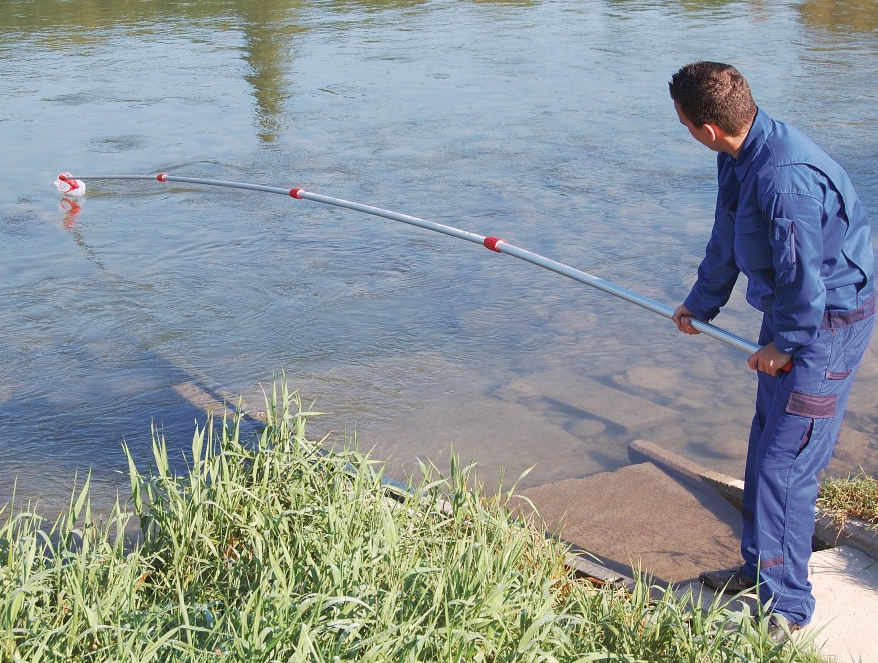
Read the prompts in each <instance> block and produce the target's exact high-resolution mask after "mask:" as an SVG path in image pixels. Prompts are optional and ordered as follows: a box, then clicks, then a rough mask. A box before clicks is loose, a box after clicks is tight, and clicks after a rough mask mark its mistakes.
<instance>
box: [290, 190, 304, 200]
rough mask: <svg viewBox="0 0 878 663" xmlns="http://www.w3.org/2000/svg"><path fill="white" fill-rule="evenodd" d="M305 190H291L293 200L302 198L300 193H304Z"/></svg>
mask: <svg viewBox="0 0 878 663" xmlns="http://www.w3.org/2000/svg"><path fill="white" fill-rule="evenodd" d="M304 190H305V189H290V197H291V198H300V197H301V196H299V193H300V192H301V191H304Z"/></svg>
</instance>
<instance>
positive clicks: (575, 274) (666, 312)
mask: <svg viewBox="0 0 878 663" xmlns="http://www.w3.org/2000/svg"><path fill="white" fill-rule="evenodd" d="M153 179H155V180H158V181H159V182H183V183H186V184H204V185H208V186H221V187H228V188H232V189H246V190H248V191H261V192H263V193H279V194H282V195H285V196H290V197H292V198H296V199H298V200H313V201H314V202H318V203H324V204H326V205H334V206H335V207H344V208H346V209H350V210H354V211H357V212H364V213H366V214H372V215H373V216H380V217H384V218H385V219H391V220H393V221H401V222H402V223H407V224H409V225H412V226H418V227H419V228H425V229H426V230H432V231H434V232H438V233H442V234H443V235H450V236H451V237H457V238H458V239H464V240H466V241H468V242H473V243H474V244H481V245H482V246H484V247H486V248H488V249H491V250H492V251H496V252H497V253H505V254H507V255H510V256H513V257H515V258H519V259H520V260H524V261H525V262H529V263H532V264H534V265H537V266H538V267H542V268H543V269H548V270H549V271H552V272H555V273H557V274H561V275H562V276H566V277H567V278H570V279H573V280H574V281H579V282H580V283H584V284H585V285H590V286H592V287H593V288H597V289H598V290H603V291H604V292H607V293H609V294H611V295H613V296H614V297H618V298H619V299H624V300H625V301H626V302H630V303H632V304H636V305H637V306H640V307H642V308H645V309H646V310H648V311H652V312H653V313H657V314H659V315H661V316H662V317H665V318H668V319H671V318H672V317H673V314H674V309H672V308H671V307H669V306H666V305H664V304H661V303H660V302H657V301H655V300H654V299H649V298H648V297H644V296H643V295H639V294H637V293H636V292H633V291H631V290H628V289H627V288H623V287H621V286H618V285H616V284H614V283H611V282H610V281H607V280H605V279H602V278H599V277H597V276H592V275H591V274H588V273H587V272H583V271H580V270H578V269H574V268H573V267H570V266H569V265H565V264H563V263H560V262H557V261H555V260H551V259H549V258H546V257H545V256H541V255H539V254H537V253H533V252H531V251H528V250H526V249H522V248H519V247H517V246H515V245H513V244H509V243H508V242H506V241H505V240H503V239H500V238H499V237H484V236H482V235H477V234H475V233H471V232H468V231H466V230H461V229H459V228H454V227H452V226H446V225H443V224H441V223H435V222H433V221H427V220H425V219H420V218H418V217H416V216H409V215H408V214H400V213H399V212H392V211H390V210H386V209H381V208H380V207H372V206H371V205H363V204H362V203H355V202H351V201H349V200H342V199H341V198H332V197H330V196H324V195H321V194H319V193H311V192H310V191H305V189H301V188H294V189H284V188H281V187H274V186H265V185H262V184H248V183H246V182H227V181H225V180H211V179H204V178H201V177H180V176H177V175H168V174H167V173H160V174H159V175H103V176H77V177H74V176H73V175H71V174H70V173H62V174H61V175H59V176H58V179H57V180H56V181H55V186H57V187H58V190H59V191H61V192H62V193H64V194H65V195H81V193H82V192H84V191H85V184H84V181H87V180H153ZM692 327H694V328H695V329H696V330H697V331H699V332H701V333H703V334H706V335H707V336H710V337H711V338H715V339H717V340H718V341H722V342H723V343H726V344H727V345H731V346H732V347H734V348H737V349H739V350H743V351H744V352H746V353H748V354H753V353H754V352H756V351H757V350H759V347H760V346H758V345H756V344H755V343H751V342H750V341H748V340H747V339H744V338H741V337H740V336H736V335H735V334H732V333H731V332H728V331H726V330H724V329H721V328H720V327H716V326H714V325H712V324H710V323H708V322H704V321H702V320H696V319H694V318H693V319H692Z"/></svg>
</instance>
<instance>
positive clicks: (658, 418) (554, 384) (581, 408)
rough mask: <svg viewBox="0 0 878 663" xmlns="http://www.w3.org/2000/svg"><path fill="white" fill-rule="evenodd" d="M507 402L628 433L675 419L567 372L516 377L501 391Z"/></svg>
mask: <svg viewBox="0 0 878 663" xmlns="http://www.w3.org/2000/svg"><path fill="white" fill-rule="evenodd" d="M501 395H502V396H503V397H504V398H508V399H510V400H516V399H522V398H525V399H527V398H531V399H539V400H542V401H550V402H554V403H555V404H557V406H558V407H559V408H567V409H572V413H577V414H578V418H580V419H581V418H582V416H583V415H584V416H586V417H589V418H590V419H592V420H597V421H607V422H610V423H612V424H615V425H617V426H620V427H622V428H624V429H625V430H626V431H628V432H633V431H637V430H641V429H643V428H648V427H650V426H655V425H658V424H661V423H664V422H667V421H672V420H674V419H676V418H678V417H679V413H677V412H676V411H675V410H672V409H670V408H667V407H664V406H662V405H657V404H656V403H654V402H652V401H649V400H646V399H644V398H640V397H639V396H634V395H632V394H629V393H627V392H625V391H623V390H622V389H620V388H619V387H618V386H617V385H613V384H604V383H603V382H598V381H597V380H592V379H591V378H587V377H584V376H581V375H574V374H571V373H569V372H568V371H563V370H556V371H548V372H546V373H537V374H534V375H528V376H526V377H523V378H519V379H518V380H515V381H513V382H511V383H509V384H508V385H506V386H505V387H504V388H503V389H502V390H501Z"/></svg>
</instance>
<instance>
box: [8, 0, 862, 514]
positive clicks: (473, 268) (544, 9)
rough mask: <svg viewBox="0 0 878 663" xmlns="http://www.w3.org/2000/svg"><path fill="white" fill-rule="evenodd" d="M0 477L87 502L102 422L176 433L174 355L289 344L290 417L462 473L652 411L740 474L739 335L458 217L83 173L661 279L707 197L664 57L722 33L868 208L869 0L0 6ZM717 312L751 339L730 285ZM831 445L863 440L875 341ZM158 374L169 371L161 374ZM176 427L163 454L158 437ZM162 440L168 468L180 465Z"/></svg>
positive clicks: (186, 434)
mask: <svg viewBox="0 0 878 663" xmlns="http://www.w3.org/2000/svg"><path fill="white" fill-rule="evenodd" d="M0 26H2V28H3V29H2V35H3V36H2V37H0V71H2V76H0V98H2V99H3V104H2V106H0V135H2V145H3V147H4V152H5V155H4V156H5V159H4V160H3V164H2V166H0V173H2V185H0V238H2V247H3V248H2V255H3V258H2V261H0V306H2V310H3V313H2V318H0V445H2V449H3V457H4V459H5V462H4V463H3V465H2V467H0V503H3V502H6V501H8V500H9V498H10V496H11V495H12V493H13V487H14V485H15V483H16V481H17V487H15V488H14V490H15V491H16V493H17V499H18V500H21V501H23V500H25V499H27V498H33V497H39V498H40V499H41V500H42V502H43V504H44V505H46V504H48V505H58V504H62V503H63V502H64V501H65V500H66V498H67V496H68V495H69V491H70V486H71V483H72V480H73V477H74V475H75V474H77V473H78V474H79V476H80V477H82V475H83V474H84V473H85V472H87V471H88V470H89V469H91V471H92V472H93V481H94V482H95V483H96V484H97V485H98V486H99V488H100V489H99V491H98V492H99V493H100V494H101V495H104V496H106V499H110V498H111V496H112V494H113V493H114V492H115V490H116V489H117V488H119V489H122V490H124V486H125V485H126V481H125V480H124V476H122V474H120V473H121V472H122V471H124V469H125V462H124V457H123V453H122V442H123V441H124V442H125V443H126V444H127V445H128V446H129V447H130V448H131V449H132V452H133V454H134V455H135V457H136V458H137V459H138V460H139V461H141V462H144V463H145V462H147V461H148V459H149V457H150V426H151V425H155V426H156V427H158V428H160V429H162V430H164V433H165V435H166V436H167V438H168V439H169V442H170V443H171V445H172V446H174V447H175V448H177V449H180V450H182V449H185V447H186V446H187V445H188V442H189V439H190V438H191V433H192V430H193V427H194V423H195V421H196V419H198V420H203V415H202V413H201V411H200V410H199V409H198V407H196V405H194V404H193V403H192V402H190V400H189V399H187V398H186V397H184V396H185V395H186V394H188V393H190V392H191V390H187V388H186V385H191V383H196V384H198V385H199V386H201V387H202V388H209V389H217V390H225V391H226V393H231V394H243V396H244V398H245V400H246V402H247V403H248V404H250V405H252V406H253V407H254V408H256V409H258V408H259V407H261V399H262V396H261V388H262V386H263V385H269V384H270V383H271V381H272V379H273V376H274V375H276V374H277V373H279V372H280V371H285V372H286V376H287V379H288V381H289V383H290V384H291V386H292V387H294V388H298V389H299V390H300V391H301V393H302V395H303V397H304V398H305V400H306V401H309V402H310V401H311V400H313V399H316V400H317V404H316V406H315V407H316V409H320V410H322V411H324V412H326V413H327V414H326V415H325V416H322V417H320V418H317V419H314V420H313V421H312V422H311V427H312V431H313V434H314V435H315V436H316V435H322V434H324V433H326V434H328V435H330V437H329V438H328V441H329V443H332V444H341V443H342V442H343V441H344V439H345V438H346V437H351V436H353V435H354V434H355V435H356V438H357V440H358V443H359V445H360V446H361V447H362V448H366V449H374V453H375V454H376V455H377V456H378V457H381V458H388V459H390V460H391V468H390V471H391V473H393V474H395V475H397V476H404V475H405V474H407V473H409V472H412V471H415V470H416V468H417V463H418V460H419V459H421V460H430V461H432V462H434V463H436V464H437V465H438V466H439V467H440V469H447V466H448V459H449V455H450V453H451V449H452V448H453V449H454V451H455V452H456V453H458V454H460V455H461V456H462V457H463V459H464V460H468V459H473V460H475V461H476V462H477V467H478V468H479V473H480V477H481V478H482V479H483V480H484V481H486V482H487V483H489V484H493V483H496V482H497V481H498V480H499V477H500V475H501V474H502V475H504V476H505V478H506V480H507V482H508V481H511V480H512V479H514V478H515V477H517V476H518V475H519V474H520V473H521V472H523V471H524V470H526V469H527V468H530V467H531V466H534V469H533V470H532V471H531V472H530V474H529V475H528V476H527V477H526V478H525V479H523V480H522V482H521V485H536V484H541V483H546V482H551V481H555V480H559V479H563V478H569V477H579V476H585V475H588V474H592V473H595V472H599V471H602V470H607V469H613V468H615V467H619V466H620V465H623V464H625V463H627V462H628V461H627V455H626V445H627V444H628V442H630V441H631V440H633V439H637V438H647V439H651V440H653V441H656V442H658V443H660V444H663V445H665V446H667V447H669V448H672V449H674V450H676V451H678V452H681V453H684V454H686V455H687V456H689V457H691V458H693V459H694V460H697V461H699V462H702V463H704V464H707V465H710V466H711V467H714V468H716V469H719V470H722V471H725V472H728V473H730V474H733V475H740V473H741V468H742V465H743V455H744V440H745V439H746V432H747V429H748V427H749V419H750V417H751V408H752V392H753V391H754V389H755V378H754V376H753V374H752V373H751V372H750V371H749V370H747V369H746V366H745V364H744V360H745V358H746V357H745V355H744V354H743V353H741V352H740V351H738V350H734V349H731V348H727V347H725V346H723V345H721V344H719V343H717V342H715V341H712V340H710V339H706V338H704V337H701V338H697V339H692V338H689V337H684V336H682V335H680V334H678V333H676V331H675V330H674V329H673V327H672V326H671V323H670V322H668V321H666V320H664V319H663V318H661V317H658V316H655V315H654V314H651V313H648V312H646V311H643V310H641V309H639V308H636V307H634V306H631V305H629V304H626V303H624V302H621V301H619V300H616V299H614V298H612V297H610V296H609V295H606V294H604V293H601V292H598V291H595V290H593V289H590V288H588V287H586V286H583V285H578V284H575V283H573V282H572V281H569V280H567V279H564V278H562V277H560V276H557V275H554V274H551V273H549V272H546V271H544V270H540V269H537V268H535V267H533V266H530V265H527V264H525V263H523V262H520V261H517V260H515V259H513V258H511V257H509V256H501V255H497V254H493V253H489V252H487V251H485V250H484V249H481V248H479V247H477V246H474V245H471V244H468V243H465V242H461V241H459V240H456V239H452V238H448V237H445V236H442V235H438V234H434V233H430V232H428V231H425V230H421V229H417V228H412V227H409V226H405V225H403V224H399V223H395V222H392V221H387V220H383V219H378V218H375V217H371V216H366V215H362V214H357V213H354V212H349V211H344V210H338V209H334V208H330V207H325V206H321V205H319V204H316V203H313V202H308V201H294V200H291V199H289V198H286V197H283V196H274V195H270V194H255V193H248V192H241V191H232V190H223V189H206V188H204V187H199V186H190V185H174V186H168V185H163V184H159V183H157V182H121V181H115V182H111V181H101V182H95V183H90V185H89V193H88V195H87V196H86V197H85V198H84V199H81V200H79V201H78V204H79V206H80V208H81V209H77V208H76V207H74V206H72V205H70V204H69V203H66V204H62V205H61V206H59V196H58V195H57V192H56V191H55V190H54V188H53V187H52V181H53V180H54V178H55V176H56V175H57V174H58V173H59V172H61V171H72V172H74V173H76V174H79V175H96V174H137V173H146V174H150V173H156V172H161V171H168V172H172V173H174V174H179V175H189V176H195V177H207V178H217V179H226V180H238V181H247V182H259V183H264V184H270V185H275V186H282V187H289V186H302V187H304V188H306V189H308V190H310V191H314V192H317V193H323V194H326V195H329V196H334V197H339V198H345V199H349V200H355V201H360V202H364V203H368V204H373V205H377V206H380V207H386V208H390V209H394V210H397V211H400V212H404V213H407V214H412V215H416V216H421V217H423V218H427V219H430V220H434V221H438V222H441V223H445V224H448V225H452V226H456V227H460V228H463V229H466V230H471V231H473V232H476V233H479V234H482V235H497V236H501V237H504V238H505V239H507V240H508V241H509V242H511V243H513V244H515V245H518V246H521V247H523V248H527V249H529V250H532V251H535V252H537V253H540V254H543V255H546V256H548V257H550V258H553V259H556V260H559V261H561V262H565V263H568V264H570V265H572V266H574V267H576V268H579V269H583V270H586V271H588V272H590V273H593V274H595V275H598V276H601V277H603V278H606V279H608V280H610V281H613V282H614V283H617V284H619V285H622V286H625V287H627V288H630V289H632V290H634V291H637V292H639V293H641V294H643V295H645V296H648V297H652V298H654V299H657V300H659V301H661V302H663V303H666V304H668V305H670V306H674V305H676V304H677V303H678V302H680V301H681V300H682V299H683V298H684V297H685V295H686V294H687V292H688V288H689V286H690V285H691V283H692V281H693V279H694V275H695V270H696V267H697V265H698V262H699V261H700V258H701V255H702V253H703V248H704V243H705V241H706V238H707V236H708V233H709V228H710V221H711V218H712V210H713V198H714V195H715V189H714V169H713V162H714V157H713V155H711V154H710V153H709V152H707V151H706V150H704V149H703V148H701V146H699V145H697V144H696V143H695V142H694V141H692V140H691V139H690V138H689V136H688V134H687V133H686V131H685V129H683V127H681V126H680V125H679V123H678V121H677V118H676V116H675V114H674V111H673V108H672V106H671V104H670V102H669V99H668V96H667V80H668V79H669V77H670V75H671V74H672V73H673V72H674V71H676V69H677V68H678V67H679V66H680V65H681V64H683V63H685V62H688V61H692V60H696V59H715V60H724V61H730V62H733V63H734V64H736V65H737V66H738V67H739V68H740V69H741V70H742V71H743V72H744V74H745V75H747V76H748V78H749V79H750V82H751V85H752V87H753V89H754V94H755V96H756V98H757V101H758V103H760V105H761V106H763V107H764V108H766V109H767V110H768V111H769V112H770V113H772V114H773V115H775V116H777V117H782V118H784V119H787V120H789V121H791V122H793V123H795V124H797V125H798V126H800V127H801V128H803V129H804V130H805V131H806V132H808V133H809V134H810V135H811V136H812V137H814V138H815V139H816V140H817V141H818V142H820V143H821V144H823V145H824V146H825V147H826V149H827V151H829V152H830V154H831V155H832V156H834V157H835V158H836V159H837V160H838V161H839V162H841V163H842V165H844V166H845V167H846V168H847V169H848V171H849V173H850V174H851V177H852V179H853V180H854V182H855V184H856V186H857V188H858V190H859V192H860V195H861V197H862V199H863V202H864V203H865V205H866V207H867V209H869V210H870V212H871V213H872V216H873V219H875V218H878V175H876V154H878V140H876V135H875V132H874V127H875V124H876V120H878V99H876V97H878V93H876V91H875V88H874V77H875V71H876V63H878V9H876V7H875V4H874V3H873V2H871V0H848V1H842V0H838V1H832V2H829V1H818V0H808V1H806V2H772V3H766V2H761V1H749V2H722V1H720V0H713V1H710V0H703V1H695V0H692V1H680V2H657V1H648V0H626V1H621V0H616V1H610V0H600V1H599V0H586V1H572V0H571V1H563V0H562V1H557V2H529V1H526V0H519V1H505V2H503V1H486V0H482V1H471V2H466V1H453V0H445V1H436V2H410V1H392V0H388V1H383V2H376V1H372V2H356V1H353V0H351V1H324V2H317V1H312V2H307V1H299V2H295V1H293V0H273V1H264V2H260V3H251V2H246V1H244V0H238V1H235V0H200V1H197V2H191V3H179V4H177V3H167V2H157V1H146V2H143V1H140V2H134V1H133V0H132V1H120V2H115V3H112V4H107V3H98V2H92V1H89V0H81V1H80V2H78V3H66V2H55V1H49V0H32V1H29V2H20V1H18V0H6V1H5V2H3V3H0ZM716 323H717V324H718V325H720V326H722V327H724V328H726V329H729V330H730V331H733V332H735V333H737V334H740V335H742V336H744V337H746V338H752V339H755V336H756V330H757V328H758V316H757V314H755V313H754V312H752V311H750V310H749V309H748V307H747V306H746V304H744V303H743V299H742V297H740V296H737V297H735V298H734V300H733V302H732V304H731V305H730V306H729V308H728V310H727V311H726V312H724V314H723V315H721V316H720V317H719V318H718V319H717V321H716ZM875 348H876V345H875V344H874V343H873V348H872V349H871V351H870V353H869V356H868V357H867V361H866V363H865V365H864V367H863V369H862V372H861V375H860V377H859V382H858V384H857V386H856V387H855V389H854V394H853V396H852V399H851V403H850V406H849V412H848V416H847V419H846V424H845V427H844V429H843V433H842V437H841V440H840V443H839V448H838V452H837V455H836V456H837V457H836V461H835V464H834V465H833V471H835V472H837V473H844V472H848V471H856V470H857V469H858V467H859V466H863V467H865V468H866V469H869V470H870V471H873V472H874V471H875V470H876V469H878V443H876V433H878V414H876V409H875V397H874V394H875V393H876V385H878V356H876V354H878V352H876V349H875ZM181 385H184V386H183V387H181ZM178 455H179V454H178ZM181 466H182V465H181Z"/></svg>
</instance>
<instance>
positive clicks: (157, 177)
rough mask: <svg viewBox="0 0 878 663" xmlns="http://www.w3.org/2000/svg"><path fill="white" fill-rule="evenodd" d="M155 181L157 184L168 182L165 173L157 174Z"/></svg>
mask: <svg viewBox="0 0 878 663" xmlns="http://www.w3.org/2000/svg"><path fill="white" fill-rule="evenodd" d="M156 179H157V180H158V181H159V182H167V181H168V174H167V173H159V174H158V175H157V176H156Z"/></svg>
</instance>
